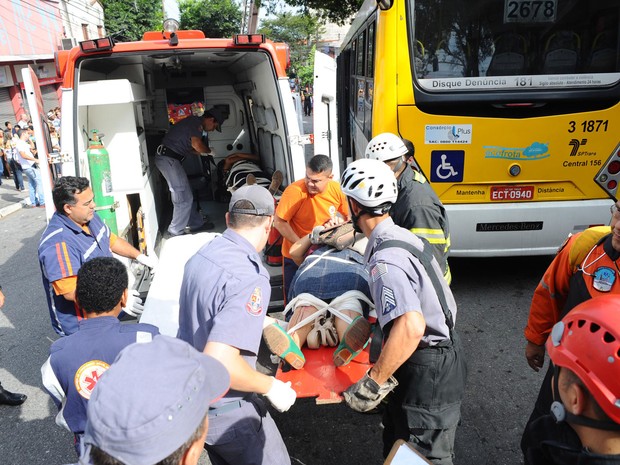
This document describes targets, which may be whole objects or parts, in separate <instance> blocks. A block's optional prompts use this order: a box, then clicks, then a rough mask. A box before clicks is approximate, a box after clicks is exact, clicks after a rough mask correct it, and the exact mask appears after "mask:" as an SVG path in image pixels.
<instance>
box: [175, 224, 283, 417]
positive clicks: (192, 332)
mask: <svg viewBox="0 0 620 465" xmlns="http://www.w3.org/2000/svg"><path fill="white" fill-rule="evenodd" d="M270 297H271V287H270V285H269V273H268V272H267V270H266V269H265V267H264V266H263V264H262V262H261V258H260V256H259V254H258V253H257V252H256V249H255V248H254V247H253V246H252V244H250V242H248V241H247V240H246V239H245V238H243V237H242V236H240V235H239V234H238V233H236V232H234V231H233V230H231V229H227V230H226V231H224V234H223V235H221V236H219V237H216V238H215V239H213V240H212V241H211V242H209V243H208V244H206V245H204V246H203V247H202V248H201V249H200V250H199V251H198V252H197V253H196V255H194V256H193V257H192V258H191V259H190V260H189V261H188V262H187V264H186V265H185V272H184V275H183V284H182V285H181V296H180V300H179V333H178V335H177V337H179V338H180V339H182V340H184V341H186V342H189V343H190V344H192V345H193V346H194V347H195V348H196V349H197V350H199V351H201V352H202V351H203V350H204V348H205V345H206V344H207V342H220V343H222V344H226V345H229V346H232V347H236V348H237V349H239V350H240V352H241V355H242V356H243V358H244V359H245V360H246V361H247V363H248V364H249V365H250V366H251V367H252V368H255V367H256V358H257V354H258V349H259V347H260V341H261V336H262V331H263V320H264V319H265V315H266V313H267V308H268V306H269V298H270ZM246 394H247V393H242V392H239V391H234V390H230V391H229V392H228V394H226V396H225V398H224V402H229V401H231V400H238V399H240V398H242V397H244V396H245V395H246ZM216 406H217V405H216Z"/></svg>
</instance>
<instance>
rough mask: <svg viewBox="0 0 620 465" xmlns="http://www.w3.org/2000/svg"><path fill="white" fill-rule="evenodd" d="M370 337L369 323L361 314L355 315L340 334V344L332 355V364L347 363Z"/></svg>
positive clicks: (342, 364)
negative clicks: (341, 334)
mask: <svg viewBox="0 0 620 465" xmlns="http://www.w3.org/2000/svg"><path fill="white" fill-rule="evenodd" d="M369 338H370V323H368V320H367V319H366V318H364V317H363V316H358V317H356V318H355V319H354V320H353V321H352V322H351V324H349V326H348V327H347V329H346V331H345V332H344V334H343V336H342V340H341V341H340V345H339V346H338V347H337V348H336V350H335V351H334V355H333V360H334V365H336V366H337V367H340V366H344V365H347V364H348V363H349V362H350V361H351V360H353V359H354V358H355V357H357V355H358V354H359V353H360V352H361V351H362V349H363V348H364V347H365V346H366V343H367V342H368V339H369Z"/></svg>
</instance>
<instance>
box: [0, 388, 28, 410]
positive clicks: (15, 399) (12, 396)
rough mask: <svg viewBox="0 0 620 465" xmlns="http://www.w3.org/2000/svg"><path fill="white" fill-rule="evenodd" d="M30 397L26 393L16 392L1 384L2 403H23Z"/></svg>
mask: <svg viewBox="0 0 620 465" xmlns="http://www.w3.org/2000/svg"><path fill="white" fill-rule="evenodd" d="M27 398H28V396H26V394H16V393H13V392H9V391H7V390H5V389H4V388H3V387H2V385H1V384H0V404H5V405H21V404H23V403H24V401H25V400H26V399H27Z"/></svg>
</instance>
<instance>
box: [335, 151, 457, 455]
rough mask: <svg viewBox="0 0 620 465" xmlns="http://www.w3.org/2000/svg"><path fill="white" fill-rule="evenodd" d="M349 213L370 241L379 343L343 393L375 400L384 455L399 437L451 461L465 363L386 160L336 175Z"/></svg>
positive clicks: (448, 308) (436, 278)
mask: <svg viewBox="0 0 620 465" xmlns="http://www.w3.org/2000/svg"><path fill="white" fill-rule="evenodd" d="M342 190H343V192H344V193H345V195H346V196H347V199H348V201H349V209H350V211H351V217H352V219H353V222H354V223H355V224H356V226H357V228H359V229H360V230H361V231H362V232H363V233H364V235H365V236H366V237H367V238H368V246H367V247H366V251H365V255H364V263H365V265H366V270H367V271H368V274H369V276H370V278H369V286H370V293H371V294H372V297H373V301H374V303H375V309H376V313H377V318H378V322H379V325H380V326H381V329H382V331H383V333H384V334H385V338H384V345H383V348H382V350H381V354H380V355H379V358H378V360H377V361H376V363H375V364H374V366H373V367H372V368H371V369H370V370H368V372H367V373H366V375H365V376H364V377H363V378H362V379H360V380H359V381H358V382H357V383H355V384H353V385H352V386H351V387H349V388H348V389H347V390H346V391H345V392H344V393H343V394H344V398H345V401H346V403H347V405H349V406H350V407H351V408H352V409H354V410H356V411H359V412H366V411H370V410H372V409H374V408H376V407H377V406H378V404H379V403H380V402H381V400H382V399H383V398H385V397H386V396H387V395H388V394H389V393H390V392H392V391H393V392H392V393H391V394H390V396H389V397H388V398H387V405H386V406H385V412H384V415H383V421H382V424H383V427H384V429H383V455H384V457H387V455H388V454H389V452H390V450H391V448H392V446H393V445H394V443H395V442H396V441H397V440H398V439H403V440H405V441H408V442H409V443H411V445H412V446H413V447H414V448H415V449H416V450H418V451H419V452H420V453H421V454H423V455H424V456H425V457H426V458H427V459H428V460H430V461H431V462H432V463H434V464H441V465H446V464H452V463H453V459H454V439H455V433H456V427H457V425H458V423H459V421H460V417H461V401H462V398H463V394H464V391H465V378H466V372H467V368H466V363H465V357H464V354H463V351H462V349H461V345H460V342H459V338H458V335H457V333H456V331H455V328H454V321H455V319H456V303H455V301H454V297H453V296H452V292H451V291H450V287H449V286H448V283H447V282H446V280H445V279H443V278H442V276H443V273H442V271H441V268H440V267H439V264H438V263H437V260H436V259H435V257H434V256H433V253H432V250H431V246H430V245H429V244H428V242H426V241H424V240H422V239H420V238H419V237H417V236H416V235H414V234H411V233H410V232H409V231H407V230H406V229H404V228H401V227H399V226H396V225H395V224H394V221H393V220H392V219H391V218H390V216H389V214H388V213H389V211H390V208H391V207H392V205H393V204H394V202H395V201H396V199H397V196H398V190H397V185H396V178H395V177H394V174H393V172H392V170H390V169H389V168H388V167H387V165H385V164H384V163H381V162H379V161H377V160H368V159H362V160H357V161H355V162H353V163H351V164H350V165H349V166H348V167H347V169H346V170H345V171H344V173H343V174H342Z"/></svg>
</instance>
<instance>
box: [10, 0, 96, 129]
mask: <svg viewBox="0 0 620 465" xmlns="http://www.w3.org/2000/svg"><path fill="white" fill-rule="evenodd" d="M2 5H3V7H2V8H0V127H1V128H2V129H4V122H5V121H9V122H12V123H15V122H16V121H17V120H18V119H19V118H20V116H21V114H22V113H24V112H28V113H30V112H29V111H28V104H27V102H26V98H25V94H24V87H23V83H22V75H21V70H22V68H24V67H27V66H32V69H33V70H34V72H35V73H36V75H37V77H38V78H39V82H40V84H41V90H42V93H43V101H44V106H45V109H46V110H50V109H51V108H54V107H56V106H59V103H60V102H59V98H60V79H58V78H57V76H56V67H55V64H54V52H56V51H58V50H63V49H69V48H71V47H73V46H75V45H76V44H77V43H78V42H80V41H82V40H86V39H92V38H96V37H103V36H104V35H105V31H104V26H103V8H102V6H101V4H100V3H99V2H98V1H97V0H2Z"/></svg>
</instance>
